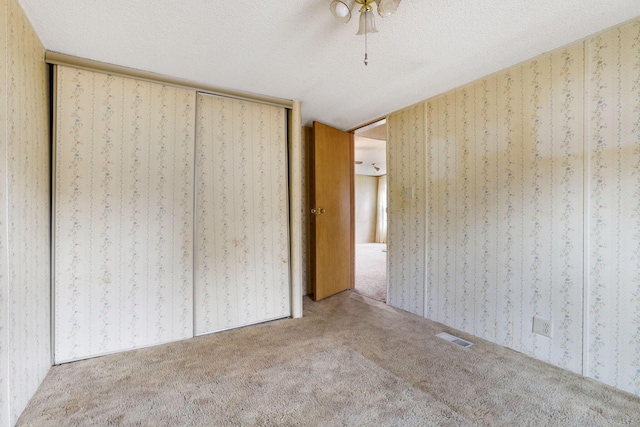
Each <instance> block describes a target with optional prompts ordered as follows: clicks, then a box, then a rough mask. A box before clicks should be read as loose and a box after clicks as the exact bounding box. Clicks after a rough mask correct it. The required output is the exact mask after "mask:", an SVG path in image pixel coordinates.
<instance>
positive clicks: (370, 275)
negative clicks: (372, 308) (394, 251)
mask: <svg viewBox="0 0 640 427" xmlns="http://www.w3.org/2000/svg"><path fill="white" fill-rule="evenodd" d="M386 250H387V245H386V244H384V243H359V244H357V245H356V268H355V284H354V285H355V286H354V290H355V291H356V292H358V293H360V294H362V295H364V296H367V297H369V298H373V299H374V300H376V301H382V302H386V300H387V252H386Z"/></svg>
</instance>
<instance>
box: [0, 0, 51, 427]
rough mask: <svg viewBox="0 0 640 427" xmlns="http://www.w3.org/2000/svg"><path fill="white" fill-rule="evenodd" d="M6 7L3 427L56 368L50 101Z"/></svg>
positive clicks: (0, 319)
mask: <svg viewBox="0 0 640 427" xmlns="http://www.w3.org/2000/svg"><path fill="white" fill-rule="evenodd" d="M0 9H1V13H0V17H1V18H0V19H2V28H3V31H2V32H1V34H0V52H1V56H0V100H1V102H0V162H1V164H2V167H0V170H1V171H2V173H0V200H1V201H2V206H3V209H0V211H1V213H0V225H1V227H0V229H1V231H0V249H1V250H0V369H1V371H0V424H2V425H14V424H15V422H16V421H17V419H18V416H19V415H20V413H21V412H22V410H23V409H24V408H25V406H26V405H27V403H28V401H29V399H30V398H31V396H33V394H34V393H35V391H36V389H37V388H38V386H39V385H40V383H41V382H42V380H43V379H44V377H45V375H46V374H47V372H48V370H49V368H50V366H51V349H50V339H51V338H50V311H49V310H50V299H49V290H50V276H49V271H50V263H49V253H50V252H49V250H50V240H49V235H50V221H49V216H50V204H49V200H50V194H49V187H50V169H49V123H48V120H49V96H48V70H47V66H46V64H45V63H44V49H43V47H42V44H41V43H40V41H39V39H38V37H37V35H36V33H35V32H34V30H33V28H32V27H31V24H30V23H29V21H28V20H27V18H26V16H25V15H24V13H23V11H22V9H21V8H20V6H19V5H18V3H17V2H16V1H15V0H0ZM4 29H6V31H4Z"/></svg>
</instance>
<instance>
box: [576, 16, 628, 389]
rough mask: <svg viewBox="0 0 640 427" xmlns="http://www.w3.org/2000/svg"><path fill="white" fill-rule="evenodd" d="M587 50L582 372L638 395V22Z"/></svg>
mask: <svg viewBox="0 0 640 427" xmlns="http://www.w3.org/2000/svg"><path fill="white" fill-rule="evenodd" d="M587 49H588V51H587V67H588V81H587V83H588V84H587V91H588V98H587V99H588V103H587V111H588V112H589V121H588V123H587V125H588V127H587V128H588V135H587V138H586V139H587V146H588V152H587V153H586V154H587V156H588V158H587V160H588V171H589V181H588V185H589V191H588V195H589V210H588V228H587V232H588V239H589V251H588V253H587V254H586V255H587V262H588V265H587V269H586V271H585V274H586V275H587V278H588V289H587V294H586V295H585V297H586V298H587V302H588V310H589V311H588V317H587V319H588V321H587V325H586V326H587V332H588V333H587V337H588V342H587V355H586V356H587V357H586V360H585V364H586V372H587V374H588V375H589V376H591V377H593V378H595V379H597V380H600V381H604V382H606V383H607V384H610V385H613V386H615V387H618V388H621V389H623V390H626V391H629V392H631V393H635V394H638V395H640V20H636V21H635V22H632V23H630V24H627V25H624V26H621V27H618V28H615V29H613V30H611V31H607V32H605V33H603V34H601V35H599V36H596V37H594V38H592V39H591V40H589V41H588V43H587Z"/></svg>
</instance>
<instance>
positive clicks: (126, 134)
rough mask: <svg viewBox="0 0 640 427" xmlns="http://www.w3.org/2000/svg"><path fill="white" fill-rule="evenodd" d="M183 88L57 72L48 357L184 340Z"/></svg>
mask: <svg viewBox="0 0 640 427" xmlns="http://www.w3.org/2000/svg"><path fill="white" fill-rule="evenodd" d="M194 132H195V92H194V91H187V90H183V89H177V88H174V87H167V86H163V85H160V84H153V83H148V82H143V81H137V80H134V79H128V78H122V77H115V76H110V75H106V74H100V73H94V72H89V71H82V70H76V69H72V68H66V67H57V94H56V148H55V210H54V221H55V237H54V239H55V243H54V245H55V246H54V250H55V256H54V263H55V264H54V265H55V362H56V363H60V362H65V361H70V360H75V359H81V358H86V357H90V356H95V355H100V354H104V353H110V352H115V351H119V350H127V349H132V348H136V347H143V346H148V345H152V344H158V343H163V342H168V341H174V340H178V339H183V338H189V337H191V336H193V249H192V248H193V231H194V230H193V194H194V182H193V176H194V165H193V163H194V145H195V142H194Z"/></svg>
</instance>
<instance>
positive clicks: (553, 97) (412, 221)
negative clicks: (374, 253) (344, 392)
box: [389, 20, 640, 395]
mask: <svg viewBox="0 0 640 427" xmlns="http://www.w3.org/2000/svg"><path fill="white" fill-rule="evenodd" d="M638 64H640V20H636V21H634V22H631V23H628V24H625V25H622V26H619V27H617V28H614V29H612V30H609V31H607V32H604V33H602V34H600V35H598V36H595V37H593V38H591V39H589V40H587V41H584V42H579V43H575V44H573V45H570V46H567V47H565V48H563V49H560V50H558V51H555V52H553V53H550V54H546V55H542V56H540V57H537V58H535V59H533V60H531V61H528V62H526V63H524V64H521V65H517V66H515V67H512V68H510V69H508V70H505V71H502V72H500V73H497V74H495V75H492V76H489V77H487V78H484V79H482V80H479V81H477V82H474V83H471V84H468V85H466V86H463V87H461V88H458V89H456V90H453V91H450V92H447V93H445V94H443V95H440V96H438V97H436V98H433V99H430V100H428V101H427V102H426V107H425V111H424V113H421V112H420V107H412V108H413V110H403V111H401V112H399V113H395V114H393V115H391V116H390V120H391V122H390V129H391V132H390V140H389V146H390V147H394V148H392V149H391V151H390V154H389V162H390V163H392V164H397V163H398V162H399V163H400V164H401V165H403V167H401V168H396V169H395V170H392V171H391V173H390V174H389V180H390V182H391V180H393V179H396V180H398V181H401V182H409V181H408V180H407V176H412V173H413V170H412V169H411V168H410V167H408V165H410V161H409V159H411V161H413V160H414V158H421V157H420V156H419V155H414V156H407V155H406V154H403V153H407V152H411V150H415V151H416V152H419V151H420V149H421V148H420V147H422V146H426V147H427V153H426V167H425V169H424V173H425V177H424V179H425V180H426V182H427V190H426V195H427V198H428V201H427V206H426V216H422V214H420V213H418V214H417V215H418V217H417V218H415V217H413V215H415V214H414V213H411V215H410V216H409V218H408V219H404V216H403V215H402V214H401V212H407V210H408V206H407V201H406V200H404V199H400V195H401V189H402V187H403V186H405V185H407V184H399V183H397V184H395V185H396V186H395V187H393V188H394V190H393V193H392V194H390V206H389V210H390V218H389V220H390V226H391V224H392V223H394V227H395V228H394V229H393V233H394V234H393V236H394V237H392V238H391V239H390V263H392V264H390V266H391V265H392V268H393V271H390V283H389V286H390V294H391V295H393V298H391V299H390V304H391V305H394V306H396V307H400V308H404V309H405V310H408V311H412V312H417V313H420V310H419V309H418V310H416V307H417V306H419V305H420V304H421V303H422V297H421V292H422V289H423V283H422V282H421V281H420V280H418V279H414V278H413V277H412V280H411V281H406V280H405V278H406V275H407V273H408V272H409V271H412V269H413V268H414V264H413V263H412V262H413V259H412V258H411V257H410V256H406V255H405V258H402V257H400V256H399V255H398V254H399V253H403V252H404V253H406V251H407V250H408V248H411V251H412V256H413V257H417V255H415V254H417V253H419V252H423V253H425V256H426V260H425V263H426V266H427V285H426V294H427V295H426V310H425V311H426V314H425V315H426V316H427V317H428V318H430V319H433V320H436V321H438V322H442V323H444V324H446V325H449V326H452V327H455V328H457V329H460V330H463V331H466V332H469V333H472V334H474V335H477V336H479V337H482V338H485V339H488V340H490V341H493V342H496V343H498V344H501V345H504V346H507V347H510V348H513V349H515V350H517V351H521V352H524V353H526V354H529V355H531V356H533V357H536V358H538V359H542V360H545V361H548V362H550V363H553V364H555V365H558V366H560V367H563V368H565V369H568V370H571V371H574V372H578V373H583V374H585V375H588V376H590V377H592V378H594V379H596V380H599V381H602V382H604V383H607V384H610V385H612V386H615V387H617V388H620V389H623V390H626V391H628V392H631V393H634V394H636V395H640V204H639V203H638V200H640V173H639V170H640V108H638V105H640V66H639V65H638ZM409 111H414V112H417V114H418V115H419V116H420V117H419V118H418V121H420V120H422V121H423V122H424V123H426V137H424V136H423V135H422V133H420V132H417V133H415V134H412V135H410V136H409V133H408V131H407V130H405V131H402V130H401V129H407V120H410V117H411V113H410V112H409ZM399 147H403V148H399ZM403 161H404V164H403V163H402V162H403ZM421 179H422V177H418V178H417V180H418V182H419V181H420V180H421ZM392 185H393V184H392ZM423 219H426V221H427V243H426V245H423V246H420V245H418V246H414V242H415V241H416V240H415V239H414V236H415V235H416V234H418V233H421V232H422V230H423V225H422V220H423ZM398 223H401V224H402V226H400V227H398ZM391 248H393V250H392V249H391ZM392 254H395V255H392ZM392 257H393V258H392ZM407 295H413V297H412V298H413V300H412V301H411V302H407ZM403 298H404V299H403ZM534 316H541V317H543V318H546V319H550V320H551V321H552V322H553V338H551V339H549V338H547V337H544V336H541V335H538V334H534V333H532V321H533V317H534Z"/></svg>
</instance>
